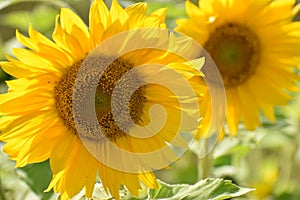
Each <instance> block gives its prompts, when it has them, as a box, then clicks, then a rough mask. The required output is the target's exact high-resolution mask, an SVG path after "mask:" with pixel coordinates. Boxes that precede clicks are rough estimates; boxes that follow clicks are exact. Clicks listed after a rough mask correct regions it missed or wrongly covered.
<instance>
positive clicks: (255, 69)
mask: <svg viewBox="0 0 300 200" xmlns="http://www.w3.org/2000/svg"><path fill="white" fill-rule="evenodd" d="M294 4H295V0H287V1H280V0H274V1H271V0H250V1H249V0H199V6H196V5H195V4H193V3H191V2H190V1H186V12H187V14H188V17H189V18H188V19H178V20H177V25H178V26H177V27H176V29H175V30H176V31H178V32H181V33H184V34H186V35H188V36H190V37H192V38H193V39H195V40H196V41H198V42H199V43H200V44H201V45H203V47H204V48H205V49H206V51H207V52H208V53H209V54H210V55H211V57H212V58H213V60H214V62H215V63H216V65H217V67H218V69H219V71H220V73H221V75H222V78H223V81H224V85H225V88H226V95H227V106H226V121H227V124H228V126H229V130H230V132H231V134H236V133H237V130H238V124H239V122H240V121H242V122H243V124H244V125H245V126H246V128H247V129H249V130H253V129H255V128H257V127H258V126H260V125H261V119H260V112H261V111H262V112H263V113H264V114H265V116H266V117H267V118H268V119H269V120H270V121H274V120H275V116H274V106H279V105H285V104H287V103H288V101H289V100H290V99H291V96H290V95H289V92H295V91H297V86H296V84H295V82H296V80H299V76H297V75H296V74H295V71H294V69H293V67H294V66H297V65H298V64H299V60H300V51H299V40H300V35H299V34H298V32H299V29H300V24H299V23H297V22H292V20H293V17H294V15H295V13H296V12H295V11H293V6H294ZM297 30H298V32H297Z"/></svg>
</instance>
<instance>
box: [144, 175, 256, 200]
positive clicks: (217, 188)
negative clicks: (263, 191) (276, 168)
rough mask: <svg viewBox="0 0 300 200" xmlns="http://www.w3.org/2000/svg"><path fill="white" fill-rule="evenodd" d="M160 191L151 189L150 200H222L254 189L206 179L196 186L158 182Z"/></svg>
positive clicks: (221, 180) (220, 180) (226, 181)
mask: <svg viewBox="0 0 300 200" xmlns="http://www.w3.org/2000/svg"><path fill="white" fill-rule="evenodd" d="M158 183H159V188H158V189H155V190H153V189H150V190H149V192H148V200H153V199H157V200H164V199H168V200H175V199H177V200H179V199H185V200H207V199H210V200H222V199H228V198H232V197H238V196H241V195H244V194H246V193H248V192H250V191H252V190H253V189H249V188H242V187H239V186H237V185H235V184H233V183H232V182H231V181H229V180H223V179H205V180H201V181H199V182H198V183H196V184H194V185H187V184H178V185H170V184H167V183H164V182H162V181H158Z"/></svg>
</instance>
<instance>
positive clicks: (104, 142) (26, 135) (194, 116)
mask: <svg viewBox="0 0 300 200" xmlns="http://www.w3.org/2000/svg"><path fill="white" fill-rule="evenodd" d="M146 10H147V5H146V4H145V3H138V4H134V5H131V6H129V7H127V8H125V9H123V8H122V7H121V6H120V5H119V4H118V3H117V1H112V6H111V8H110V10H108V9H107V7H106V5H105V4H104V2H103V1H102V0H96V1H94V2H93V3H92V5H91V9H90V16H89V29H88V28H87V27H86V26H85V24H84V23H83V21H82V20H81V19H80V18H79V17H78V16H77V15H76V14H75V13H73V12H72V11H71V10H69V9H66V8H63V9H62V10H61V12H60V14H59V15H58V16H57V17H56V26H55V30H54V32H53V35H52V38H53V41H52V40H50V39H48V38H46V37H45V36H43V35H42V34H40V33H39V32H37V31H35V30H34V29H33V27H31V26H30V27H29V36H28V37H26V36H24V35H22V34H21V33H19V32H18V31H17V32H16V37H17V39H18V40H19V42H20V43H22V44H23V45H24V46H26V47H27V49H23V48H16V49H13V54H14V56H15V57H16V58H13V57H11V56H9V55H6V57H7V59H8V61H5V62H1V66H2V68H3V69H4V70H5V71H6V72H7V73H9V74H11V75H12V76H14V77H16V79H15V80H11V81H8V82H7V85H8V87H9V90H8V93H6V94H2V95H1V96H0V103H1V104H0V113H1V115H2V117H1V119H0V120H1V121H0V130H1V135H0V140H1V141H3V142H6V144H5V146H4V148H3V150H4V151H5V152H6V153H7V154H8V155H9V157H10V158H11V159H12V160H15V161H16V166H17V167H23V166H25V165H27V164H30V163H36V162H42V161H45V160H47V159H49V160H50V167H51V170H52V173H53V177H52V180H51V182H50V184H49V187H48V189H47V191H49V190H51V189H54V191H55V192H57V193H60V194H61V199H70V198H71V197H72V196H74V195H75V194H77V193H78V192H79V191H80V190H81V189H84V190H85V194H86V196H87V197H88V198H91V196H92V192H93V188H94V183H95V181H96V176H97V174H98V176H99V178H100V180H101V182H102V185H103V186H104V188H105V190H106V191H107V192H109V193H110V194H112V195H113V196H114V197H115V198H117V199H119V188H120V185H124V186H125V187H126V188H127V189H128V190H129V192H131V193H132V194H133V195H135V196H137V195H138V190H139V189H140V188H141V186H140V182H143V183H144V184H145V185H146V186H148V187H150V188H155V187H157V183H156V179H155V176H154V174H153V173H152V170H155V169H160V168H164V167H166V166H167V165H168V164H169V163H170V162H172V161H174V160H176V159H177V158H178V157H177V154H175V153H173V150H172V147H173V146H180V147H186V145H187V142H188V141H187V140H185V139H183V137H181V135H180V134H179V133H184V132H185V133H188V132H191V133H193V132H194V131H195V130H196V128H197V126H198V122H199V119H200V114H199V113H198V112H195V111H194V110H195V106H196V107H197V106H198V104H199V101H200V99H201V98H202V93H204V91H205V90H206V86H205V85H202V86H199V85H198V81H197V79H199V77H200V76H202V74H201V73H200V72H199V70H198V68H199V66H201V65H202V64H203V62H204V60H203V59H201V58H200V59H195V60H193V62H191V61H189V59H192V58H196V57H195V56H192V54H191V51H190V49H188V48H187V49H186V50H183V49H185V48H182V47H181V46H180V45H182V44H188V43H186V42H188V39H187V38H186V37H185V38H184V37H177V36H175V35H174V34H171V33H169V32H168V30H166V29H161V28H163V27H165V23H164V20H165V11H166V10H165V9H159V10H156V11H154V12H152V13H150V14H149V15H146ZM149 27H150V28H149ZM151 27H152V28H151ZM139 28H144V29H139ZM179 54H180V56H179ZM149 63H150V65H149ZM151 63H155V64H151ZM195 65H197V66H198V68H197V69H196V68H195V67H194V66H195ZM182 83H185V84H186V85H187V86H184V85H183V84H182ZM176 88H177V90H176ZM187 91H190V92H191V93H188V92H187ZM194 91H196V92H194ZM124 102H125V103H124ZM193 105H194V106H193ZM159 106H161V107H159ZM172 145H173V146H172ZM136 155H142V156H139V157H138V156H136Z"/></svg>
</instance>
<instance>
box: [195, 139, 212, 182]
mask: <svg viewBox="0 0 300 200" xmlns="http://www.w3.org/2000/svg"><path fill="white" fill-rule="evenodd" d="M213 150H214V149H209V147H208V144H207V142H204V153H205V154H204V155H205V156H204V157H203V158H199V160H198V179H199V180H201V179H205V178H208V177H209V176H210V172H211V169H212V166H213V152H214V151H213Z"/></svg>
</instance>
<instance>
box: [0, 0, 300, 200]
mask: <svg viewBox="0 0 300 200" xmlns="http://www.w3.org/2000/svg"><path fill="white" fill-rule="evenodd" d="M105 2H106V3H107V5H110V3H111V1H110V0H107V1H105ZM119 2H120V3H121V4H122V5H123V6H126V5H130V4H132V3H134V2H139V1H129V0H128V1H119ZM146 2H148V6H149V8H148V11H149V12H150V11H153V10H155V9H157V8H161V7H167V8H168V11H167V24H168V27H169V28H170V29H172V28H174V27H175V19H176V18H180V17H184V16H186V14H185V10H184V0H175V1H174V0H152V1H151V0H149V1H146ZM193 2H194V3H196V1H193ZM298 2H299V1H298ZM90 3H91V1H89V0H65V1H62V0H52V1H48V0H0V60H5V54H11V50H12V48H15V47H21V45H20V44H19V43H18V42H17V40H16V39H15V30H16V29H18V30H19V31H20V32H21V33H23V34H25V35H26V34H27V30H28V27H29V24H32V26H33V27H34V28H35V29H36V30H38V31H39V32H41V33H43V34H44V35H46V36H48V37H49V38H50V37H51V34H52V32H53V30H54V21H55V20H54V19H55V16H56V15H57V14H58V13H59V10H60V8H61V7H68V8H71V9H73V10H75V12H76V13H77V14H78V15H79V16H80V17H81V18H82V19H83V20H84V21H85V22H86V24H88V11H89V7H90ZM295 20H300V17H299V16H297V17H296V19H295ZM299 51H300V47H299ZM9 79H13V77H11V76H9V75H7V74H6V73H5V72H3V71H2V70H1V68H0V93H5V92H6V91H7V86H6V84H5V80H9ZM294 96H295V98H294V100H293V101H291V102H290V104H289V105H288V106H286V107H280V108H277V109H276V116H277V121H276V123H274V124H271V123H269V122H268V121H267V120H264V123H263V126H262V127H261V128H260V129H258V130H256V131H252V132H249V131H246V130H244V129H243V127H242V126H241V128H240V132H239V135H238V136H237V137H235V138H230V137H225V139H224V140H223V141H222V142H220V143H219V144H218V145H217V147H216V149H215V152H214V154H213V163H212V168H211V172H210V177H222V178H224V179H230V180H232V181H233V182H234V183H236V184H238V185H240V186H243V187H252V188H256V191H254V192H251V193H250V194H249V195H247V196H244V197H240V198H239V199H250V200H252V199H253V200H299V199H300V173H299V172H300V92H298V93H297V94H296V95H294ZM2 147H3V143H0V149H1V148H2ZM199 162H200V163H201V160H200V161H199V159H198V157H197V151H192V150H190V151H187V152H186V153H185V154H184V156H183V157H182V158H181V159H180V160H179V161H178V162H176V163H174V164H173V165H171V167H170V169H166V170H160V171H157V172H156V174H157V176H158V178H159V179H161V180H163V181H165V182H167V183H189V184H193V183H195V182H197V180H199V178H200V177H199V174H200V173H199V171H198V165H199ZM14 166H15V163H14V162H13V161H10V160H8V158H7V156H6V155H5V154H4V153H3V152H2V151H0V200H23V199H29V200H35V199H37V200H39V199H43V200H48V199H56V197H55V195H54V194H53V193H52V192H49V193H44V192H43V191H44V190H45V189H46V188H47V185H48V184H49V182H50V179H51V171H50V169H49V164H48V161H46V162H43V163H38V164H33V165H29V166H27V167H24V168H21V169H15V167H14Z"/></svg>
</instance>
